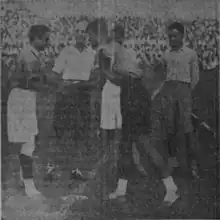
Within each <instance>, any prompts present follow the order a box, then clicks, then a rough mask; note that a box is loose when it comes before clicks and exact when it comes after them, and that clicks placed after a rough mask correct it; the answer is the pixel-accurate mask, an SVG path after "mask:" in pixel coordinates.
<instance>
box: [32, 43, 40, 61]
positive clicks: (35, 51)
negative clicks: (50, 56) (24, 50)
mask: <svg viewBox="0 0 220 220" xmlns="http://www.w3.org/2000/svg"><path fill="white" fill-rule="evenodd" d="M29 47H30V51H31V53H32V54H33V55H34V56H35V57H36V58H37V59H40V53H39V52H38V51H37V50H36V49H35V48H34V47H33V46H31V45H29Z"/></svg>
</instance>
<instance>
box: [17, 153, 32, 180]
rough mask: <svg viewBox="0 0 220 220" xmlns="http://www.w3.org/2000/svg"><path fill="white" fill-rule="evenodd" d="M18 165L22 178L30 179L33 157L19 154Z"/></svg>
mask: <svg viewBox="0 0 220 220" xmlns="http://www.w3.org/2000/svg"><path fill="white" fill-rule="evenodd" d="M19 159H20V165H21V169H22V172H23V178H24V179H32V178H33V167H32V166H33V159H32V157H29V156H27V155H24V154H20V156H19Z"/></svg>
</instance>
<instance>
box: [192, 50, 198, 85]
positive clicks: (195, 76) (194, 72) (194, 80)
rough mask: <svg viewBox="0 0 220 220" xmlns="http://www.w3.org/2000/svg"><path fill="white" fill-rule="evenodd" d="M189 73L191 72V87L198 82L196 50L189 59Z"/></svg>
mask: <svg viewBox="0 0 220 220" xmlns="http://www.w3.org/2000/svg"><path fill="white" fill-rule="evenodd" d="M190 71H191V72H190V74H191V84H192V89H193V88H194V87H195V86H196V85H197V83H198V82H199V64H198V57H197V54H196V52H194V53H193V55H192V58H191V61H190Z"/></svg>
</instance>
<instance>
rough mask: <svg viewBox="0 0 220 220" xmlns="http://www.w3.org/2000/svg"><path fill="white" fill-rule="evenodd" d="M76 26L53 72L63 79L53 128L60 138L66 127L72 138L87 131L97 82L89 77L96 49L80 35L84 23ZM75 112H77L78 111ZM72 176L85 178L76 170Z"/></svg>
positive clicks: (83, 35)
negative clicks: (70, 40) (88, 44)
mask: <svg viewBox="0 0 220 220" xmlns="http://www.w3.org/2000/svg"><path fill="white" fill-rule="evenodd" d="M76 29H77V31H76V34H75V42H74V45H69V46H67V47H65V48H64V49H63V50H62V51H61V53H60V55H59V56H58V58H57V59H56V61H55V65H54V67H53V71H54V72H56V73H58V74H60V75H61V77H62V79H63V82H62V83H61V85H60V88H59V89H60V94H59V96H58V97H59V98H58V100H57V104H56V109H55V112H56V113H55V120H54V127H55V130H56V132H57V136H58V137H59V138H63V135H64V131H65V130H67V129H70V130H71V131H73V133H74V134H75V135H74V136H71V138H74V139H77V138H78V137H79V135H77V134H79V133H77V132H82V133H83V135H85V134H86V133H87V132H88V131H89V121H90V120H89V119H90V118H89V117H88V116H89V114H90V113H89V112H88V109H89V108H88V107H89V100H90V93H89V90H90V89H91V88H93V87H94V85H95V83H96V82H94V80H96V79H92V77H91V76H92V74H91V73H92V72H93V69H94V62H95V51H94V50H93V49H92V48H91V47H87V45H86V43H87V41H86V36H85V34H83V31H84V29H85V24H84V23H79V24H78V26H77V27H76ZM68 81H69V82H68ZM74 82H75V83H74ZM88 89H89V90H88ZM78 112H80V113H79V114H78ZM60 115H62V118H61V117H60ZM63 117H64V119H65V120H63ZM80 128H83V130H80ZM71 134H72V132H71ZM81 136H82V134H81ZM84 138H88V136H84ZM72 177H74V178H75V179H79V180H84V177H83V175H82V173H81V172H80V171H79V170H78V169H74V170H72Z"/></svg>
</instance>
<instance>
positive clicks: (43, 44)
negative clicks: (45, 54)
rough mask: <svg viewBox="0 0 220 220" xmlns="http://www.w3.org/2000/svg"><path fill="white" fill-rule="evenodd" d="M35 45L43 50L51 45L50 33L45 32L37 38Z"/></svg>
mask: <svg viewBox="0 0 220 220" xmlns="http://www.w3.org/2000/svg"><path fill="white" fill-rule="evenodd" d="M34 45H35V47H36V48H37V49H38V50H40V51H42V50H44V49H45V48H47V47H48V46H49V45H50V33H49V32H48V33H45V34H44V35H43V36H42V38H41V39H37V40H35V42H34Z"/></svg>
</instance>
